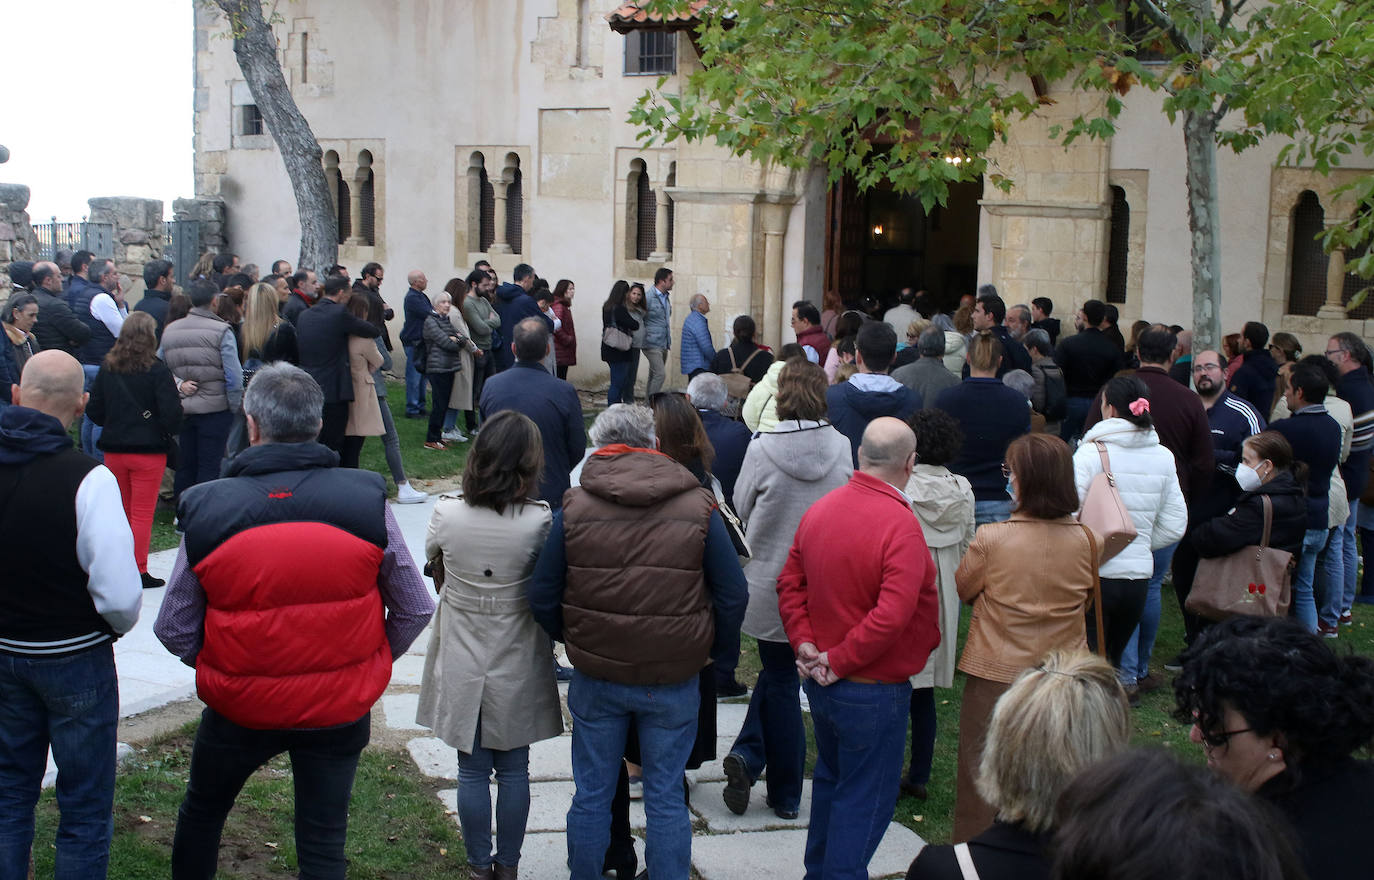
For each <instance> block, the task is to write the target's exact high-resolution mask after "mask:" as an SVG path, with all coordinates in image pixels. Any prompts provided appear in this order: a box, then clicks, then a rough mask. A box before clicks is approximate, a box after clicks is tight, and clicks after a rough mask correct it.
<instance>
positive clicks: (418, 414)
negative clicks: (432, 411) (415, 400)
mask: <svg viewBox="0 0 1374 880" xmlns="http://www.w3.org/2000/svg"><path fill="white" fill-rule="evenodd" d="M428 415H429V411H428V410H423V409H422V410H420V411H419V412H408V413H406V418H408V419H423V418H425V417H427V416H428Z"/></svg>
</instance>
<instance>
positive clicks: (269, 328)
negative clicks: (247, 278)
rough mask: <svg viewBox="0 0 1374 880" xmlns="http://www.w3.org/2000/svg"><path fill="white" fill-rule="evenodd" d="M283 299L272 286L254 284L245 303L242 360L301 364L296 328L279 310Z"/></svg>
mask: <svg viewBox="0 0 1374 880" xmlns="http://www.w3.org/2000/svg"><path fill="white" fill-rule="evenodd" d="M279 304H280V298H279V297H278V296H277V290H276V288H275V287H273V286H272V285H270V284H265V283H258V284H255V285H253V289H252V290H251V291H249V293H248V295H247V296H246V297H245V299H244V303H243V329H242V336H241V337H240V340H241V341H242V343H243V359H244V361H245V363H246V362H248V361H261V362H262V363H263V364H270V363H272V362H274V361H286V362H287V363H288V364H295V365H297V366H299V365H300V359H301V358H300V351H299V348H298V347H297V344H296V328H295V326H294V325H293V324H292V323H291V322H290V321H288V320H286V319H285V318H283V317H282V316H281V313H280V312H279V311H278V305H279Z"/></svg>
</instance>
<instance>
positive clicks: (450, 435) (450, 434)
mask: <svg viewBox="0 0 1374 880" xmlns="http://www.w3.org/2000/svg"><path fill="white" fill-rule="evenodd" d="M440 436H441V437H442V438H443V439H444V440H446V441H448V442H449V443H466V442H467V441H468V438H467V437H466V436H464V434H463V432H462V431H460V430H458V429H457V428H454V429H453V430H452V431H445V432H444V433H443V434H441V435H440Z"/></svg>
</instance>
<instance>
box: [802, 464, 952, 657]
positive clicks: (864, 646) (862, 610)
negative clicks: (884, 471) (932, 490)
mask: <svg viewBox="0 0 1374 880" xmlns="http://www.w3.org/2000/svg"><path fill="white" fill-rule="evenodd" d="M778 610H779V611H780V612H781V613H782V624H783V628H784V629H785V630H786V631H787V638H788V640H789V641H791V643H792V648H793V650H796V649H797V648H798V647H799V646H801V645H802V643H804V642H811V643H812V644H814V645H815V646H816V647H817V648H818V649H820V650H821V651H826V652H829V660H830V668H831V669H832V670H833V671H834V672H835V674H836V675H839V676H842V677H845V678H848V677H850V676H858V677H861V678H872V679H877V680H878V681H882V682H898V681H901V680H902V679H904V678H907V677H909V676H912V675H915V674H916V673H918V672H920V671H921V670H922V669H923V668H924V667H925V665H926V661H927V660H928V659H929V658H930V652H931V651H933V650H934V649H935V647H936V646H937V645H939V644H940V630H939V628H938V626H937V624H936V618H937V617H938V616H939V612H940V605H939V596H938V595H937V594H936V592H935V563H934V560H932V559H931V555H930V549H929V548H928V547H927V546H926V540H925V536H924V535H923V534H922V533H921V526H920V523H918V522H917V521H916V516H915V514H914V513H912V511H911V506H910V505H909V504H908V503H907V501H906V500H905V499H904V498H903V497H902V495H901V494H900V493H899V492H898V491H897V490H896V489H894V488H892V487H891V486H889V485H888V484H887V483H885V482H883V481H882V480H879V479H877V478H876V477H872V476H869V475H868V474H865V473H863V472H861V471H855V472H854V476H853V478H852V479H851V480H850V481H849V483H848V484H847V485H845V486H842V487H841V488H839V489H836V490H835V491H833V492H831V493H830V494H828V495H826V496H825V497H824V498H822V499H821V500H820V501H818V502H816V503H815V504H814V505H812V507H811V509H810V510H808V511H807V512H806V515H805V516H803V517H802V521H801V525H800V526H798V527H797V534H796V537H795V538H793V540H792V550H791V551H790V552H789V553H788V556H787V564H786V565H785V566H783V570H782V574H780V575H779V576H778Z"/></svg>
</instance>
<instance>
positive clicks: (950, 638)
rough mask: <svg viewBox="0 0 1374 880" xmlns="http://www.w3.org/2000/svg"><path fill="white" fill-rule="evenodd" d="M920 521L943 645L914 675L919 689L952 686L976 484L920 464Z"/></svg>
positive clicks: (915, 487) (911, 490)
mask: <svg viewBox="0 0 1374 880" xmlns="http://www.w3.org/2000/svg"><path fill="white" fill-rule="evenodd" d="M906 494H907V495H909V496H910V497H911V501H912V507H913V508H914V509H915V511H916V520H917V521H918V522H919V523H920V524H921V531H922V532H923V533H924V534H925V538H926V546H928V547H929V548H930V555H931V556H932V557H934V560H935V588H936V590H937V591H938V592H939V594H940V644H939V645H938V646H937V647H936V648H935V650H934V651H932V652H931V653H930V660H928V661H927V662H926V667H925V669H922V670H921V671H920V672H918V673H916V674H915V675H913V676H912V677H911V686H912V687H914V688H928V687H942V688H947V687H953V686H954V665H955V662H956V660H957V657H956V653H957V652H956V649H957V647H958V643H959V608H960V604H959V591H958V589H957V588H956V587H955V585H954V572H955V571H956V570H957V569H958V568H959V560H960V559H962V558H963V556H964V552H965V551H966V550H968V545H969V543H970V542H971V541H973V487H972V486H970V485H969V481H968V480H966V479H964V478H963V477H961V476H959V475H958V474H953V473H950V472H949V471H948V470H947V469H945V468H944V467H940V466H936V465H929V464H918V465H916V468H915V470H913V471H912V472H911V479H909V480H908V481H907V484H906Z"/></svg>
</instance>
